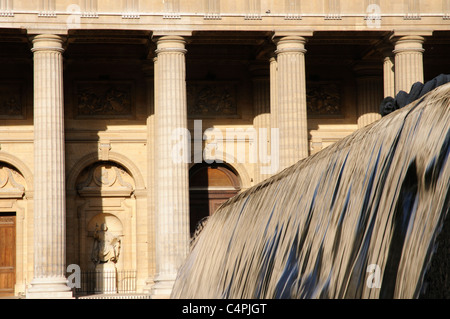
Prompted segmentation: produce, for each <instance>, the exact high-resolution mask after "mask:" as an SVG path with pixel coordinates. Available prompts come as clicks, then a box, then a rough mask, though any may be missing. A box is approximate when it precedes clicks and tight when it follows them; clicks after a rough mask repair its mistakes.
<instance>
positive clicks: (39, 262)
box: [27, 34, 72, 298]
mask: <svg viewBox="0 0 450 319" xmlns="http://www.w3.org/2000/svg"><path fill="white" fill-rule="evenodd" d="M62 45H63V41H62V39H61V37H59V36H56V35H47V34H44V35H38V36H36V37H35V38H34V39H33V49H32V51H33V55H34V183H35V185H34V205H35V206H34V279H33V280H32V282H31V288H29V289H28V291H27V298H70V297H72V292H71V290H70V288H69V287H68V285H67V279H66V277H65V273H66V265H65V262H66V261H65V258H66V238H65V237H66V227H65V226H66V198H65V191H66V190H65V163H64V161H65V159H64V104H63V59H62V53H63V46H62Z"/></svg>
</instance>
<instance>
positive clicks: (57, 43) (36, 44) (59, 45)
mask: <svg viewBox="0 0 450 319" xmlns="http://www.w3.org/2000/svg"><path fill="white" fill-rule="evenodd" d="M32 43H33V48H32V49H31V51H32V52H37V51H57V52H61V53H62V52H64V48H63V44H64V38H63V37H61V36H59V35H56V34H39V35H36V36H34V37H33V38H32Z"/></svg>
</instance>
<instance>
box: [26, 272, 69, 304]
mask: <svg viewBox="0 0 450 319" xmlns="http://www.w3.org/2000/svg"><path fill="white" fill-rule="evenodd" d="M26 298H27V299H74V297H73V292H72V289H71V288H70V287H69V286H68V285H67V279H66V278H64V277H56V278H38V279H33V281H32V282H31V287H30V288H29V289H28V290H27V292H26Z"/></svg>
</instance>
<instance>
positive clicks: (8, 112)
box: [0, 81, 27, 120]
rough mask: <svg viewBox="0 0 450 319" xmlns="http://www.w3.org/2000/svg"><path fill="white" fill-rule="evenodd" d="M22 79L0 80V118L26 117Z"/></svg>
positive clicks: (21, 118)
mask: <svg viewBox="0 0 450 319" xmlns="http://www.w3.org/2000/svg"><path fill="white" fill-rule="evenodd" d="M24 93H25V90H24V84H23V81H16V82H14V81H8V82H6V81H5V82H0V119H2V120H14V119H18V120H23V119H25V118H26V114H25V113H26V112H25V110H26V107H25V102H26V100H27V99H26V97H25V94H24Z"/></svg>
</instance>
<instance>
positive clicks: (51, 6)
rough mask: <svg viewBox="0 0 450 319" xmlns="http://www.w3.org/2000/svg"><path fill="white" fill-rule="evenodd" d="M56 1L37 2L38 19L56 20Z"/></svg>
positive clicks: (42, 0) (43, 0) (40, 0)
mask: <svg viewBox="0 0 450 319" xmlns="http://www.w3.org/2000/svg"><path fill="white" fill-rule="evenodd" d="M55 1H56V0H39V14H38V16H39V17H44V18H56V13H55Z"/></svg>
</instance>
